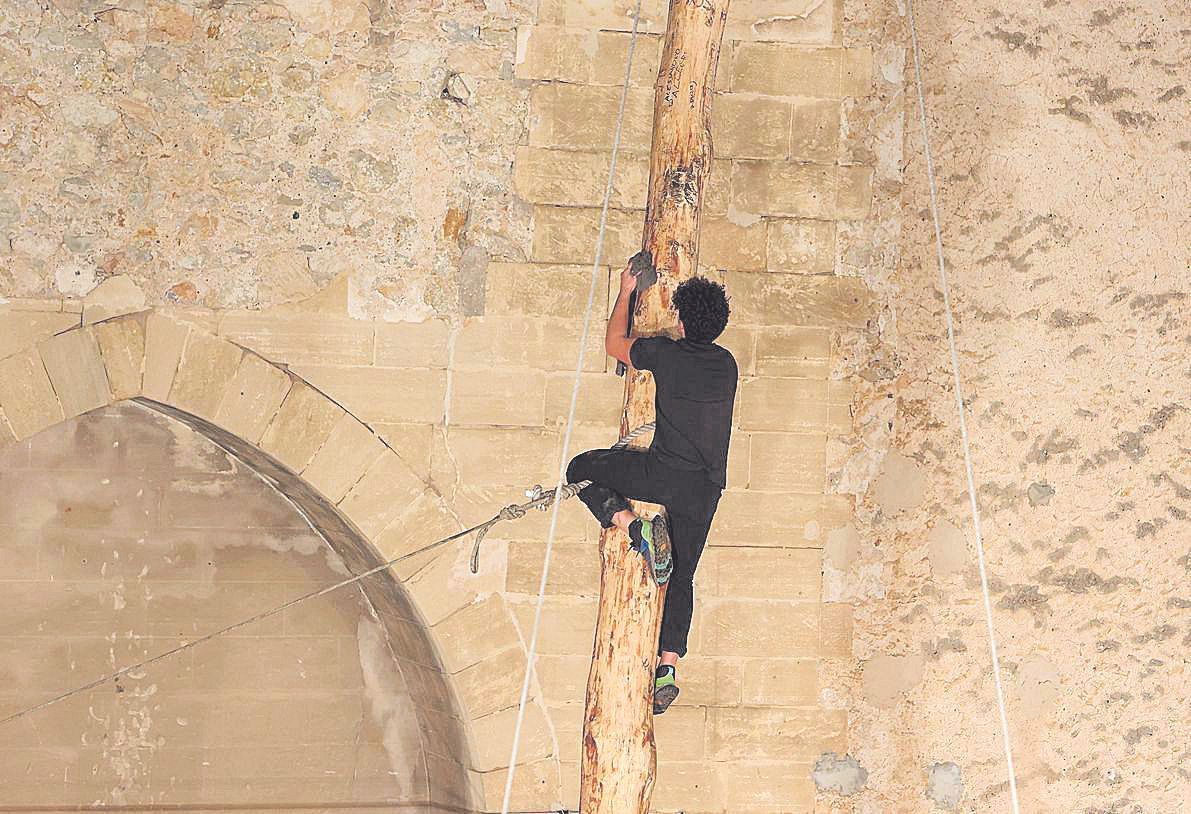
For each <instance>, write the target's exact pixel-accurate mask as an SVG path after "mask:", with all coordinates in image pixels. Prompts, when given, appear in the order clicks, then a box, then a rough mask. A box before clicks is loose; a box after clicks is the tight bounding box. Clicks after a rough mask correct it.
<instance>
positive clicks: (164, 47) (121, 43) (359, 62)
mask: <svg viewBox="0 0 1191 814" xmlns="http://www.w3.org/2000/svg"><path fill="white" fill-rule="evenodd" d="M488 5H490V6H492V9H493V10H492V11H488V10H486V9H485V7H484V5H480V4H473V3H459V4H455V5H454V6H452V7H451V8H450V9H449V10H445V9H441V8H439V6H438V4H434V3H429V2H420V0H419V1H418V2H402V3H398V4H391V3H384V2H334V1H333V0H286V2H282V3H275V4H257V3H250V4H245V3H225V2H222V0H218V1H217V2H211V3H206V2H204V3H169V2H146V0H132V1H131V2H127V3H119V4H110V3H101V2H90V1H89V0H85V1H83V2H80V0H62V1H61V2H54V3H44V4H43V3H35V2H27V1H26V0H16V1H15V2H10V3H5V4H4V5H3V7H2V8H0V109H3V111H4V116H3V122H2V123H0V187H2V188H3V192H0V236H2V239H0V290H3V291H4V292H5V294H6V296H10V297H11V296H17V297H44V296H49V295H67V296H80V297H81V296H83V295H85V294H86V293H87V292H88V291H90V290H91V289H92V288H93V287H94V286H96V285H97V284H99V283H101V282H102V281H103V280H104V279H106V278H108V277H111V276H113V275H127V276H128V277H129V278H130V279H131V280H132V281H134V282H135V283H136V284H137V285H138V286H139V288H140V289H142V290H143V291H144V293H145V295H146V296H147V298H148V300H149V302H150V303H151V304H152V303H161V302H171V301H172V302H180V303H184V304H189V303H200V304H203V305H206V306H211V307H259V306H267V305H272V304H275V303H279V302H287V301H291V300H295V299H300V298H302V297H306V296H309V295H311V294H312V293H314V292H315V291H317V290H319V289H320V288H322V287H323V286H325V285H326V284H327V282H328V281H329V280H331V279H332V278H334V277H336V276H337V275H346V276H347V277H349V278H350V282H351V286H350V291H351V305H352V311H353V313H354V315H356V316H359V317H381V318H388V319H424V318H425V317H427V316H429V315H431V314H435V313H438V314H445V313H456V312H458V311H459V310H460V309H462V310H463V311H465V312H471V313H474V312H476V310H477V308H481V307H482V302H483V272H484V268H485V267H486V265H487V262H488V258H489V257H490V256H497V257H500V258H506V259H518V258H520V257H522V256H523V253H524V250H525V246H526V244H527V241H528V224H529V214H528V209H527V208H526V207H524V206H523V205H519V204H517V203H516V201H515V199H514V196H513V193H512V157H513V153H514V151H515V149H516V145H517V144H518V142H519V141H520V140H521V136H522V132H523V130H524V127H525V124H524V119H525V108H526V96H527V93H528V90H527V88H525V87H523V86H521V85H519V84H518V83H515V82H513V81H512V70H513V60H514V59H515V31H514V29H513V25H514V23H515V21H516V19H517V17H518V16H519V15H520V16H524V15H523V13H522V12H520V11H518V9H517V7H516V4H514V6H513V7H511V8H510V7H509V6H508V5H507V4H504V3H499V4H488ZM477 285H478V288H477Z"/></svg>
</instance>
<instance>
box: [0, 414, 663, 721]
mask: <svg viewBox="0 0 1191 814" xmlns="http://www.w3.org/2000/svg"><path fill="white" fill-rule="evenodd" d="M653 428H654V425H653V424H652V423H649V424H643V425H641V426H640V427H637V429H635V430H633V431H632V432H630V433H629V434H628V435H626V436H625V437H624V438H622V439H620V440H619V441H617V442H616V444H615V445H614V447H613V448H614V449H617V448H620V447H623V446H624V445H626V444H627V443H629V441H632V440H633V439H634V438H637V437H639V436H641V435H644V434H645V433H647V432H649V431H650V430H652V429H653ZM588 483H590V481H583V482H581V483H568V484H564V485H562V487H561V491H562V497H561V498H560V500H565V499H566V498H569V497H573V496H575V495H577V494H578V493H579V490H580V489H582V488H583V487H585V486H586V485H587V484H588ZM527 491H528V492H529V493H530V494H529V496H530V497H531V499H530V500H529V501H527V502H525V503H520V504H511V505H509V506H505V507H504V508H503V509H501V510H500V512H499V513H498V514H497V515H496V516H495V517H493V518H492V519H490V520H485V521H484V522H483V523H480V524H479V525H476V526H472V527H471V528H469V529H464V530H463V531H459V532H456V533H455V534H452V535H451V536H449V537H443V538H442V539H441V540H435V541H434V542H433V543H430V544H429V545H424V546H422V547H421V548H419V549H417V550H416V551H411V552H409V553H408V554H402V555H401V556H400V557H394V558H393V559H391V560H389V561H388V562H383V563H381V564H380V565H378V566H376V567H375V568H371V569H369V570H367V571H365V572H364V573H362V574H356V575H355V576H354V577H350V578H348V579H344V580H340V581H339V582H336V583H335V584H333V585H327V586H326V587H323V588H319V589H317V590H314V591H311V592H309V593H305V594H302V595H301V596H297V597H294V598H293V599H291V600H289V601H288V602H285V603H283V604H281V605H278V606H277V607H275V608H270V609H269V610H266V611H261V612H260V613H258V614H256V615H254V616H250V617H248V618H247V619H241V620H240V621H239V622H235V623H233V624H230V625H228V626H227V627H222V628H220V629H219V630H215V631H212V632H210V633H208V634H206V635H204V636H200V637H199V638H197V639H195V640H194V641H190V642H183V643H182V644H180V645H178V646H177V647H173V648H170V649H169V650H166V651H164V652H162V653H158V654H157V655H156V656H151V657H149V658H147V659H145V660H144V661H138V662H137V663H136V664H130V665H128V666H127V667H122V668H120V669H119V670H116V671H115V672H113V673H108V674H107V675H104V676H101V677H99V678H97V679H95V680H94V681H89V682H87V683H86V684H83V685H81V686H78V687H75V688H74V689H71V690H67V691H66V692H63V693H60V694H58V695H55V696H54V697H52V698H47V699H46V700H45V701H42V702H40V703H38V704H34V705H33V706H31V707H27V708H25V709H22V710H19V711H18V712H14V713H12V714H11V715H7V716H5V717H3V718H0V726H4V725H5V724H7V723H11V722H12V721H15V720H17V719H18V718H23V717H25V716H26V715H29V714H30V713H33V712H36V711H37V710H39V709H45V708H46V707H48V706H52V705H53V704H57V703H58V702H59V701H65V700H66V699H67V698H71V697H73V696H75V695H78V694H79V693H82V692H86V691H87V690H93V689H95V688H96V687H98V686H100V685H101V684H106V683H107V682H109V681H114V680H115V679H117V678H120V677H121V676H124V675H128V674H129V673H132V672H135V671H137V670H140V669H141V668H142V667H147V666H149V665H150V664H153V663H155V662H158V661H161V660H162V659H167V658H169V657H170V656H173V655H176V654H178V653H181V652H182V651H183V650H189V649H190V648H192V647H196V646H198V645H200V644H203V643H204V642H209V641H211V640H212V639H216V638H218V637H220V636H222V635H224V634H225V633H231V632H232V631H233V630H239V629H240V628H242V627H246V626H248V625H251V624H252V623H254V622H261V621H263V620H265V619H268V618H270V617H272V616H276V615H277V614H279V613H281V612H282V611H285V610H288V609H289V608H292V607H293V606H294V605H298V604H300V603H302V602H305V601H306V600H308V599H317V598H318V597H320V596H326V595H327V594H329V593H333V592H334V591H338V590H339V589H340V588H346V587H347V586H348V585H354V584H355V583H357V582H359V581H360V580H362V579H367V578H368V577H370V576H372V575H373V574H378V573H380V572H381V571H384V570H386V569H388V568H391V567H392V566H394V565H396V564H397V563H399V562H401V561H402V560H408V559H410V558H411V557H416V556H418V555H419V554H425V553H426V552H427V551H433V550H434V549H436V548H439V547H441V546H444V545H446V544H447V543H449V542H452V541H454V540H458V539H459V538H461V537H466V536H467V535H469V534H471V533H472V532H475V533H476V534H477V537H476V543H475V546H474V548H473V549H472V554H471V572H472V573H473V574H474V573H476V572H477V571H479V567H480V543H481V542H483V540H484V535H485V534H487V533H488V531H489V529H491V528H492V527H493V526H495V525H496V524H497V523H499V522H500V521H502V520H515V519H517V518H519V517H524V516H525V514H526V512H528V511H529V510H530V509H539V510H542V511H545V509H546V506H547V505H548V504H549V503H551V502H554V495H555V490H553V489H552V490H550V491H549V492H542V487H540V486H535V487H533V489H532V490H527Z"/></svg>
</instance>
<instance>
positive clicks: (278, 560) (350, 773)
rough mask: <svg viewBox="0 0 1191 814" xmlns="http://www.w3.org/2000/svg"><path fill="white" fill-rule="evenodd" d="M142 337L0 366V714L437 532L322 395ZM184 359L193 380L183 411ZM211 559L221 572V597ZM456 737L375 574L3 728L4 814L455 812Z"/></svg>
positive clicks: (420, 630)
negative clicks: (414, 532)
mask: <svg viewBox="0 0 1191 814" xmlns="http://www.w3.org/2000/svg"><path fill="white" fill-rule="evenodd" d="M154 320H155V318H154V317H149V319H148V320H146V318H145V315H139V316H134V317H130V318H123V319H120V320H115V321H113V322H110V323H107V324H104V325H100V326H96V327H94V328H91V329H84V330H81V331H76V332H71V333H68V334H63V335H60V336H59V337H56V338H55V339H54V340H51V342H49V343H44V344H43V345H42V346H41V347H40V348H38V349H31V351H29V352H26V353H25V354H18V355H17V356H15V357H10V358H9V359H8V360H5V364H6V365H7V366H8V367H9V368H12V372H15V373H19V374H20V375H19V376H15V375H14V376H12V377H9V384H10V385H14V384H15V386H10V387H8V388H7V389H6V398H5V400H4V405H3V410H4V421H5V431H6V432H11V433H12V434H13V435H16V436H17V438H19V439H21V440H20V441H19V442H17V443H15V444H14V443H13V441H14V440H15V439H13V438H12V437H11V436H9V437H8V438H0V456H3V460H2V461H0V480H3V481H6V483H5V484H4V488H3V490H0V527H3V528H4V529H5V531H6V532H7V533H6V534H4V535H3V540H0V565H2V571H0V581H4V582H5V583H7V584H6V586H5V591H4V592H3V595H4V597H5V598H4V601H3V604H4V605H6V606H8V607H6V609H5V610H4V613H3V618H4V624H3V627H2V628H0V636H3V637H8V638H9V642H7V644H8V645H9V646H6V647H5V648H3V652H4V653H5V655H4V657H3V658H2V659H0V674H3V675H4V678H3V689H0V696H2V698H3V708H4V712H5V714H7V713H10V712H12V711H14V710H17V709H22V708H24V707H26V706H29V705H30V704H33V703H37V702H39V701H41V700H43V699H44V698H45V697H47V696H51V695H54V694H56V693H57V692H61V691H63V690H66V689H69V688H70V687H72V686H76V685H78V684H82V683H85V682H86V681H88V680H91V679H93V678H94V677H96V676H97V675H102V674H103V673H105V672H110V671H111V670H113V669H115V668H118V667H122V666H124V665H126V664H129V663H134V662H136V661H138V660H140V659H142V658H144V657H146V656H148V655H152V654H154V653H157V652H161V651H162V650H166V649H168V648H169V647H171V646H173V645H175V644H177V643H178V642H180V641H184V640H188V639H194V638H195V637H196V636H199V635H202V634H203V633H205V632H208V631H209V630H212V629H217V628H219V627H221V626H223V625H226V624H229V623H231V622H235V621H238V620H239V619H241V618H245V617H247V616H250V615H252V614H254V613H256V612H259V611H261V610H265V609H268V608H271V607H274V606H276V605H278V604H280V603H281V602H284V601H286V600H287V599H290V598H292V597H293V596H296V595H300V594H302V593H305V592H307V591H309V590H311V589H312V588H313V587H321V586H323V585H326V584H329V583H333V582H335V581H338V580H340V579H342V578H343V577H344V576H345V575H347V574H349V573H359V572H361V571H364V570H368V569H370V568H372V567H374V566H375V565H377V564H379V563H380V562H381V560H382V559H383V557H382V556H381V555H380V554H379V553H378V551H377V549H376V548H375V547H374V545H373V544H372V543H371V542H370V541H369V540H368V539H366V538H365V533H369V534H371V535H373V536H375V535H376V534H377V533H378V532H379V531H380V530H381V529H387V528H389V527H390V526H392V527H393V528H392V529H391V530H390V531H391V534H392V535H393V537H394V539H397V538H401V539H404V538H406V537H410V536H411V535H410V534H409V533H408V532H409V530H410V528H409V526H410V525H412V524H414V523H421V524H423V526H424V529H423V530H429V531H437V530H438V529H439V528H440V527H442V525H443V523H442V520H441V517H438V516H439V515H442V514H443V510H442V507H441V506H437V507H436V506H433V505H427V504H428V503H433V500H431V499H429V498H428V496H427V495H426V493H425V492H424V491H423V489H422V488H421V486H422V485H421V484H414V483H411V482H409V481H408V480H402V478H401V477H400V475H401V474H403V473H401V472H400V469H401V467H400V461H399V458H398V456H396V455H395V454H394V453H393V452H392V451H391V450H389V449H388V448H387V447H384V446H383V445H380V444H379V443H377V444H376V445H375V447H374V448H370V449H369V452H368V453H366V454H364V455H362V454H361V449H360V447H361V446H362V445H365V446H366V445H368V444H369V443H371V439H364V438H363V437H362V433H360V432H359V431H360V430H362V429H365V428H363V426H362V425H360V424H359V423H358V422H356V421H355V420H354V419H353V418H352V417H351V416H350V415H349V414H347V413H346V412H344V411H343V410H342V409H341V408H338V406H337V405H334V403H333V402H330V401H329V400H327V399H326V398H325V397H324V396H322V395H321V394H319V393H317V391H315V390H313V389H312V388H309V387H308V386H306V385H304V383H302V382H301V381H300V380H298V379H296V378H294V377H292V376H290V375H288V374H287V373H286V372H285V371H284V370H282V369H279V368H277V367H275V366H272V365H270V364H269V363H267V362H266V361H264V360H262V359H260V357H257V356H255V355H253V354H250V353H245V352H244V351H243V350H242V349H240V348H238V347H236V346H234V345H231V344H230V343H227V342H225V341H222V340H216V339H214V338H213V337H209V336H206V335H202V334H200V333H199V332H197V331H193V333H194V336H193V337H191V333H192V329H191V328H189V327H188V326H185V325H182V324H178V323H173V322H172V321H168V320H162V319H157V321H156V324H154ZM172 337H179V338H181V340H182V341H181V342H178V343H176V344H174V343H171V342H170V339H171V338H172ZM190 339H193V341H188V340H190ZM146 346H148V352H147V353H146ZM101 347H102V351H101V350H100V348H101ZM154 348H158V349H159V350H163V351H164V353H166V354H169V353H174V354H175V356H174V358H173V360H172V361H170V360H167V361H164V362H163V361H162V360H161V359H160V354H159V353H158V352H156V351H155V350H154ZM155 357H156V358H155ZM220 362H223V363H225V364H227V365H228V369H226V370H221V369H220V368H219V363H220ZM188 367H189V372H190V373H196V372H197V373H199V374H200V375H199V376H198V378H199V381H192V382H191V385H192V386H193V389H191V390H190V391H189V392H190V395H191V396H192V397H193V398H190V399H188V398H187V396H186V387H185V383H184V379H185V376H186V374H187V372H188V371H187V368H188ZM221 374H222V375H223V376H224V378H223V379H220V378H219V377H220V375H221ZM175 379H178V380H183V381H175ZM204 379H205V382H204V381H203V380H204ZM146 382H148V384H149V385H150V387H145V386H144V385H145V383H146ZM178 384H182V385H183V386H182V387H181V388H179V387H176V386H175V385H178ZM47 385H49V386H48V387H47ZM154 386H156V387H158V388H161V389H160V390H157V391H154V390H153V389H152V388H153V387H154ZM146 392H150V393H154V394H155V395H156V396H157V398H158V399H160V400H151V399H149V398H145V397H144V395H143V394H144V393H146ZM212 394H213V395H212ZM47 395H48V398H46V396H47ZM130 398H131V399H135V401H129V400H127V399H130ZM207 402H210V404H207ZM105 405H111V406H105ZM199 415H203V416H206V417H205V418H200V417H199ZM63 419H65V421H63ZM275 425H276V426H275ZM267 429H272V430H273V431H274V438H273V439H272V441H271V442H269V443H267V444H266V442H265V441H263V440H262V436H264V435H265V433H266V430H267ZM353 431H355V432H353ZM373 438H374V437H373ZM265 446H268V447H269V449H270V451H269V452H265V451H264V448H263V447H265ZM323 448H326V450H325V453H326V454H324V455H323V460H321V462H320V460H319V452H320V450H323ZM378 456H379V457H378ZM364 458H367V460H364ZM283 460H284V461H285V463H282V461H283ZM204 462H205V463H204ZM287 464H288V465H287ZM179 467H180V468H179ZM291 467H292V468H291ZM295 470H297V471H304V472H305V476H299V475H297V474H295ZM374 470H378V471H374ZM366 473H371V474H373V475H374V478H375V479H376V480H378V481H381V482H382V483H383V487H384V492H385V494H384V497H383V499H378V497H379V496H378V495H376V494H373V493H370V491H369V489H368V485H369V484H368V479H367V478H364V477H362V476H363V475H365V474H366ZM315 484H317V486H316V485H315ZM133 487H135V488H133ZM402 489H404V490H405V491H404V492H402V491H401V490H402ZM405 492H408V494H406V493H405ZM166 498H168V500H167V499H166ZM419 498H421V499H422V500H419ZM403 500H404V501H405V504H403V502H402V501H403ZM385 502H389V503H393V504H394V505H395V506H397V507H401V506H403V505H408V506H412V508H411V509H409V511H408V512H406V513H405V515H408V516H405V515H403V513H402V512H401V511H398V510H397V509H390V508H389V507H387V506H382V505H380V504H381V503H385ZM399 515H402V516H399ZM436 518H437V519H438V522H437V523H436V522H433V520H434V519H436ZM428 520H429V521H431V522H427V521H428ZM390 521H391V522H390ZM399 521H403V522H404V521H408V524H409V525H403V522H399ZM262 523H263V524H264V525H260V524H262ZM365 529H366V530H367V532H365V531H364V530H365ZM403 529H404V530H405V532H406V533H402V531H403ZM431 539H433V538H431ZM419 540H420V538H419ZM410 545H411V547H414V546H413V543H410ZM217 553H218V556H216V554H217ZM395 553H400V552H393V551H389V550H387V549H386V554H385V556H393V555H394V554H395ZM204 557H205V558H206V559H204ZM415 562H416V561H415ZM221 565H222V574H223V575H228V574H231V575H235V574H239V577H240V578H239V579H230V580H224V579H220V578H219V576H218V575H219V574H220V568H221ZM130 569H131V570H130ZM134 572H135V573H134ZM286 575H288V576H286ZM163 600H164V601H163ZM320 608H321V611H320ZM241 632H242V633H243V634H244V635H243V636H241V635H238V634H240V633H241ZM204 647H207V652H204V650H203V648H204ZM303 687H305V688H307V689H311V691H312V692H314V695H313V696H308V697H302V696H301V691H302V688H303ZM312 688H317V691H315V690H314V689H312ZM287 692H288V693H290V696H285V693H287ZM319 692H322V693H324V694H325V693H328V692H330V693H331V696H325V695H324V696H318V693H319ZM179 693H180V694H181V695H179ZM261 693H264V695H263V696H262V695H261ZM270 693H274V694H275V695H276V694H277V693H280V695H276V697H271V696H270V695H269V694H270ZM294 693H297V695H294ZM332 696H333V697H332ZM171 699H172V700H171ZM179 699H181V700H179ZM171 705H177V706H176V708H173V709H172V708H171ZM464 720H465V719H464V714H463V713H462V712H461V709H460V707H459V705H458V703H457V701H456V698H455V695H454V692H453V690H452V688H451V686H450V681H449V679H448V677H447V675H446V673H445V672H444V670H443V667H442V663H441V661H440V659H439V655H438V648H437V647H436V646H435V644H434V642H432V637H431V634H430V632H429V630H428V628H427V627H426V625H425V624H424V622H423V620H422V617H421V615H420V614H419V611H418V610H417V608H416V607H415V605H414V603H413V602H412V601H411V599H410V597H409V596H408V594H407V593H406V592H405V590H404V589H403V588H402V586H401V585H400V584H399V583H398V582H397V578H396V575H395V574H394V573H392V572H390V571H385V572H382V573H380V574H377V575H376V576H374V577H370V578H368V579H367V580H364V581H362V582H361V583H360V584H359V587H356V586H352V587H348V588H345V589H342V590H341V591H339V592H337V593H336V594H335V595H333V596H331V597H325V598H320V599H318V600H313V601H311V602H310V603H308V604H305V605H303V606H301V607H299V608H294V609H292V611H287V612H286V613H285V614H283V615H281V616H278V617H275V618H273V619H270V620H266V621H265V622H263V623H262V624H261V625H260V629H259V630H253V631H249V630H248V629H245V630H244V631H237V635H235V636H229V637H228V639H226V640H216V641H213V642H210V643H208V644H207V645H200V646H199V647H197V648H195V649H193V650H189V651H187V652H186V653H185V654H181V655H180V657H179V658H178V659H171V660H169V661H168V662H161V663H159V664H157V665H153V666H151V667H150V668H148V669H146V670H145V671H144V673H143V674H142V673H139V672H138V673H133V674H130V675H129V676H127V677H126V678H125V679H122V680H121V681H119V682H113V683H112V684H109V685H105V686H104V687H101V688H97V689H96V690H94V691H91V692H89V693H85V694H82V695H79V696H77V697H75V698H72V699H69V700H66V701H64V702H62V703H60V704H57V705H55V706H53V707H50V708H47V709H45V710H42V711H39V712H38V713H35V714H33V715H30V716H28V717H27V718H25V719H22V720H21V721H19V722H17V723H15V724H10V725H9V726H10V727H12V729H11V730H10V732H9V733H6V734H5V736H4V737H3V743H4V746H3V747H0V762H2V763H3V776H4V777H5V778H6V783H5V785H6V791H5V800H4V804H5V805H7V806H12V805H23V806H25V807H28V806H45V805H52V806H61V805H66V806H68V807H75V806H79V805H93V804H97V803H98V804H99V805H113V804H114V805H123V806H133V807H138V806H139V807H144V806H146V805H149V806H157V807H161V806H162V805H166V806H167V807H168V806H169V805H171V804H173V805H177V804H183V805H187V804H198V805H204V806H210V805H216V806H222V807H227V806H232V807H233V808H234V807H238V806H241V805H250V806H253V807H259V806H260V805H262V804H263V805H273V806H274V807H276V806H280V808H281V809H286V810H289V809H294V808H307V807H310V806H314V807H316V808H317V809H318V810H328V811H333V810H336V806H337V805H338V806H339V807H343V806H347V807H350V808H351V809H352V810H358V809H360V808H361V806H363V807H365V808H366V807H367V806H368V805H369V804H371V803H376V804H378V805H384V806H385V807H386V808H392V806H393V805H395V804H398V803H404V804H407V805H414V806H418V807H419V809H418V810H422V809H423V808H424V809H425V810H426V811H431V810H433V811H459V810H469V809H474V808H475V807H476V803H475V801H476V793H477V789H476V783H475V780H474V778H475V775H474V773H473V771H472V769H473V762H472V760H471V758H470V755H469V749H468V743H467V738H466V735H465V728H466V724H465V723H464ZM154 724H156V726H154ZM72 775H73V776H72ZM18 786H20V788H18ZM35 810H44V809H35Z"/></svg>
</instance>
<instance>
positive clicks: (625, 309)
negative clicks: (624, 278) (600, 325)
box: [604, 288, 633, 356]
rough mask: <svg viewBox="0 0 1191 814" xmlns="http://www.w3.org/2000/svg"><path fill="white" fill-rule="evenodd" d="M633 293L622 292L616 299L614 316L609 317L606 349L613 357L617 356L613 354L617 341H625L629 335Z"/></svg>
mask: <svg viewBox="0 0 1191 814" xmlns="http://www.w3.org/2000/svg"><path fill="white" fill-rule="evenodd" d="M632 291H633V290H632V289H631V288H630V289H624V288H622V289H621V290H620V294H619V295H618V296H617V297H616V305H615V306H613V308H612V316H610V317H608V330H607V331H606V332H605V333H604V349H605V350H607V351H608V353H609V354H610V355H613V356H615V355H616V354H614V353H612V350H611V349H612V348H613V347H615V345H614V343H615V341H616V340H618V339H619V340H622V341H623V340H624V338H625V335H626V334H628V330H629V295H630V294H631V293H632Z"/></svg>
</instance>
